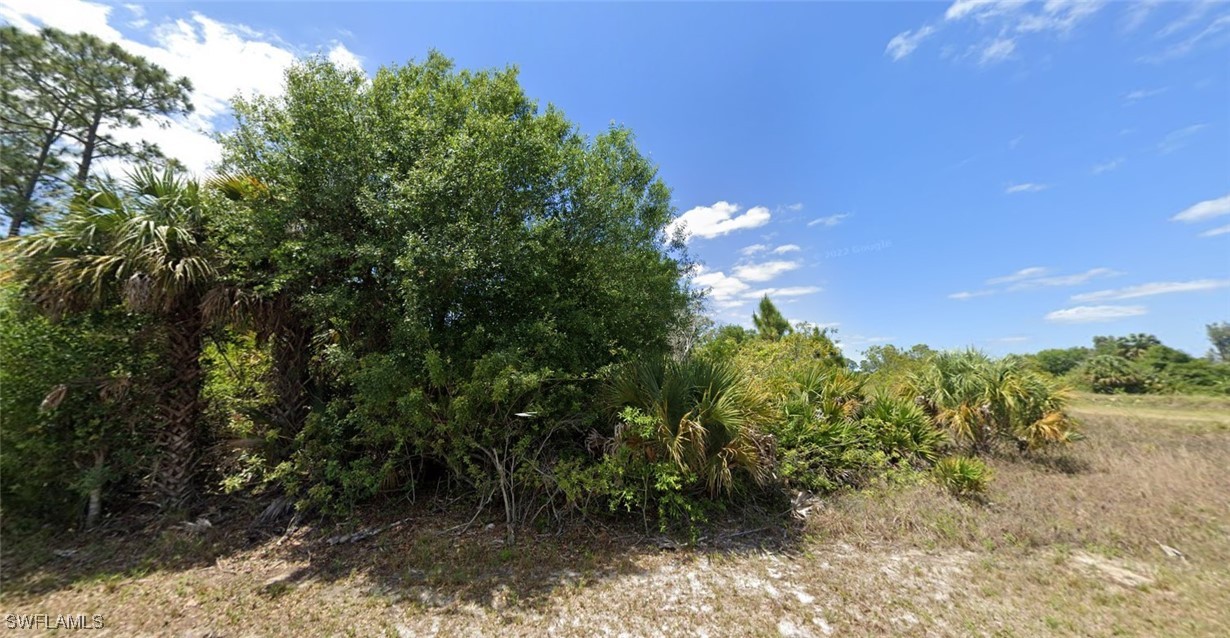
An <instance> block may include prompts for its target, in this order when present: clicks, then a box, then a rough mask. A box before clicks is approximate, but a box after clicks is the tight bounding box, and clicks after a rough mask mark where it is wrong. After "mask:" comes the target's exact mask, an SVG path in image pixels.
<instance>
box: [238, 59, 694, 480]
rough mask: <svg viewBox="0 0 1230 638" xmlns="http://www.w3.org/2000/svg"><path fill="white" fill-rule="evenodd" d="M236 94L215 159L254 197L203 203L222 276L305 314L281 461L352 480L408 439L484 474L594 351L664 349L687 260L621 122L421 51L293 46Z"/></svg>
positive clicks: (409, 456)
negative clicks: (400, 54)
mask: <svg viewBox="0 0 1230 638" xmlns="http://www.w3.org/2000/svg"><path fill="white" fill-rule="evenodd" d="M236 115H237V122H238V126H237V128H236V129H235V131H234V132H233V133H232V134H230V135H229V136H227V138H226V139H225V140H224V147H225V149H226V153H225V160H224V168H225V169H226V170H228V171H231V172H233V173H241V174H244V175H248V176H250V177H251V178H252V179H254V180H256V182H258V183H260V184H261V185H262V187H263V188H267V189H268V193H269V196H268V197H264V198H257V199H253V200H251V202H250V205H247V206H243V207H240V208H238V209H236V211H235V213H234V214H233V215H232V216H231V217H230V218H229V219H227V220H225V221H224V224H223V225H224V226H225V227H227V228H229V229H230V230H229V231H228V232H227V234H226V237H225V238H224V239H223V242H224V243H225V244H226V245H227V246H228V248H227V253H228V255H230V257H228V259H229V262H230V263H229V266H228V270H229V272H230V275H229V277H230V278H232V279H233V280H234V281H235V283H236V286H237V287H239V288H248V289H251V290H253V291H254V293H258V294H259V295H260V296H261V297H262V298H264V299H283V300H284V304H285V305H284V306H283V307H284V308H286V310H287V312H288V313H290V315H291V316H294V317H295V319H296V323H297V325H299V326H300V327H302V328H304V329H306V330H307V331H308V332H310V333H311V334H312V335H314V338H313V339H312V340H311V343H312V344H313V352H312V353H311V356H310V357H304V358H301V359H300V361H307V360H310V361H311V362H313V364H314V365H313V367H312V369H311V372H312V375H313V383H314V385H315V387H316V390H315V392H316V397H315V398H317V399H319V401H318V402H317V406H318V408H319V409H318V410H315V411H313V414H312V417H311V418H309V419H307V421H306V423H305V425H304V428H305V429H304V430H303V431H302V432H301V433H298V434H296V435H295V436H297V437H298V441H299V447H300V448H301V449H300V450H299V451H298V452H297V458H298V460H299V461H300V462H301V463H303V464H304V465H303V466H302V469H303V470H304V471H303V472H300V473H298V474H297V475H296V476H298V477H300V478H299V479H296V480H300V479H301V478H302V477H305V476H306V477H307V480H309V481H313V482H316V484H317V485H319V484H320V482H326V483H329V484H333V485H337V486H339V488H340V490H341V491H343V492H345V495H348V496H362V495H364V494H370V493H371V492H372V491H374V490H375V489H377V488H378V487H379V486H381V485H385V486H387V485H390V484H396V483H397V482H398V480H399V478H400V477H401V476H403V475H404V473H405V472H406V467H407V466H408V465H409V464H410V463H412V462H413V461H414V459H416V458H422V457H424V456H425V457H428V458H433V459H436V460H437V461H440V462H443V463H444V464H446V465H447V466H448V467H449V468H451V469H453V470H454V471H455V472H456V473H457V475H458V476H459V477H461V478H463V479H465V480H470V481H472V482H473V483H475V485H476V486H479V489H480V490H485V489H487V488H486V487H483V486H485V485H487V483H485V481H487V479H489V478H492V477H500V481H501V482H503V481H504V477H506V476H509V475H511V474H513V473H515V472H514V470H515V467H514V466H515V465H516V461H515V458H516V456H517V454H520V453H522V452H524V451H525V450H527V449H529V446H530V444H529V443H528V441H529V440H530V439H533V440H534V441H535V443H534V444H533V445H534V449H541V439H542V438H543V437H546V436H548V433H549V432H550V431H553V428H555V427H557V426H558V425H559V424H560V423H566V422H567V423H571V422H574V421H575V416H574V415H575V413H576V411H577V410H578V408H579V407H580V406H581V404H582V403H583V402H584V400H585V396H586V394H585V392H583V391H582V390H581V388H582V387H583V386H584V385H585V384H586V383H589V381H587V379H591V378H592V377H593V376H594V375H595V374H596V373H597V371H598V370H600V369H601V368H602V367H603V366H606V365H608V364H610V363H613V362H615V361H618V360H620V359H621V358H626V357H629V356H633V355H638V354H648V355H661V354H664V353H665V352H666V351H667V350H669V348H670V345H671V343H670V337H671V327H672V326H677V325H678V323H679V319H680V317H681V316H682V315H683V314H684V313H685V309H686V306H687V302H688V294H687V291H686V289H685V287H684V286H683V285H682V283H681V276H682V275H683V273H684V272H686V269H687V264H686V261H685V259H684V255H683V253H682V246H679V245H676V244H672V243H671V242H670V241H669V239H668V238H667V236H666V232H665V228H666V225H667V223H668V222H669V221H670V219H671V214H672V210H671V206H670V203H669V200H670V194H669V191H668V189H667V188H666V186H665V185H664V184H663V183H662V182H661V181H660V180H659V179H658V178H657V176H656V171H655V168H654V167H653V166H652V165H651V164H650V163H649V162H648V161H647V160H646V159H645V158H644V157H643V156H642V155H640V154H639V152H638V151H637V150H636V147H635V145H634V143H633V138H632V135H631V133H630V132H629V131H627V130H625V129H621V128H612V129H610V130H608V131H606V132H604V133H603V134H601V135H598V136H597V137H595V138H586V137H585V136H583V135H581V134H579V133H578V132H577V131H576V130H575V127H574V126H573V125H572V124H571V123H570V122H569V121H568V120H567V119H566V118H565V117H564V116H563V114H562V113H560V112H559V111H558V110H556V109H554V108H551V107H547V108H545V109H539V107H538V106H537V105H536V104H535V103H534V102H533V101H531V100H530V99H529V98H528V97H527V96H526V95H525V94H524V92H523V91H522V89H521V87H520V86H519V84H518V82H517V73H516V71H515V70H514V69H508V70H503V71H490V72H468V71H457V70H455V69H454V68H453V66H452V63H451V62H450V61H449V60H447V59H445V58H444V57H442V56H440V55H437V54H432V55H431V56H429V57H428V58H427V59H426V60H425V61H423V62H422V63H419V64H408V65H406V66H399V67H390V68H385V69H382V70H381V71H380V72H379V73H377V74H376V76H375V77H374V78H372V79H370V81H369V80H368V79H367V78H365V77H364V76H362V75H361V74H358V73H353V72H348V71H345V70H341V69H338V68H336V67H334V66H333V65H330V64H328V63H326V62H323V61H319V60H312V61H307V62H305V63H303V64H300V65H298V66H296V67H295V68H293V69H292V70H291V71H290V72H289V73H288V76H287V86H286V92H285V94H284V96H283V97H280V98H277V99H256V100H251V101H239V102H238V103H237V104H236ZM245 282H249V283H254V284H257V285H255V286H247V285H246V283H245ZM516 414H528V415H537V416H539V417H541V418H533V417H517V416H515V415H516ZM526 437H529V438H526ZM534 437H538V438H534ZM313 459H315V461H313ZM501 489H503V488H501ZM316 493H317V494H327V493H328V492H327V491H326V490H316ZM505 498H506V499H510V498H511V496H510V495H508V494H507V492H505Z"/></svg>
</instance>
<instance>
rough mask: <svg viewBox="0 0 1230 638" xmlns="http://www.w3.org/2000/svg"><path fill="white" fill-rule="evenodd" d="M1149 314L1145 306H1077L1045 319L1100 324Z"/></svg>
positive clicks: (1053, 313) (1058, 321) (1059, 311)
mask: <svg viewBox="0 0 1230 638" xmlns="http://www.w3.org/2000/svg"><path fill="white" fill-rule="evenodd" d="M1148 312H1149V311H1148V309H1146V308H1145V307H1144V306H1076V307H1075V308H1065V309H1063V310H1056V311H1054V312H1050V313H1047V315H1046V317H1045V319H1046V320H1047V321H1050V322H1053V323H1099V322H1105V321H1114V320H1116V319H1124V318H1127V317H1138V316H1140V315H1143V314H1147V313H1148Z"/></svg>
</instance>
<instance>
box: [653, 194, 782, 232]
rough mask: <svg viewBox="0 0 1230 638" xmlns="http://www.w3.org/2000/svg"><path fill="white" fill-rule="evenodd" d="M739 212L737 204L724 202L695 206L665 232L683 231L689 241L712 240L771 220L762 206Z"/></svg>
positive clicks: (768, 213)
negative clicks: (692, 239) (694, 239)
mask: <svg viewBox="0 0 1230 638" xmlns="http://www.w3.org/2000/svg"><path fill="white" fill-rule="evenodd" d="M741 210H742V208H741V207H740V206H739V205H738V204H731V203H730V202H724V201H722V202H717V203H715V204H713V205H712V206H697V207H695V208H692V209H690V210H688V211H687V212H685V213H684V214H682V215H680V216H678V217H676V218H675V219H674V220H673V221H671V223H670V225H669V226H667V229H666V230H667V232H668V233H669V234H672V235H673V234H674V233H675V232H676V230H678V229H683V231H684V232H685V233H687V235H688V238H689V239H690V238H692V237H703V238H705V239H712V238H713V237H720V236H722V235H728V234H730V233H733V232H735V231H737V230H746V229H749V228H758V227H760V226H764V225H765V224H767V223H769V220H770V219H771V218H772V214H771V213H770V212H769V209H767V208H765V207H764V206H755V207H753V208H751V209H749V210H748V211H747V212H745V213H742V214H738V213H739V211H741Z"/></svg>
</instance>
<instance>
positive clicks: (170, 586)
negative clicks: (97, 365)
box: [0, 398, 1230, 637]
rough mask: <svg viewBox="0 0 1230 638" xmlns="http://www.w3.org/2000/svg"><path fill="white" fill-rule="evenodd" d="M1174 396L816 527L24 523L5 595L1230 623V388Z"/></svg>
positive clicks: (976, 620) (186, 623) (1045, 627)
mask: <svg viewBox="0 0 1230 638" xmlns="http://www.w3.org/2000/svg"><path fill="white" fill-rule="evenodd" d="M1165 401H1169V403H1163V402H1162V400H1156V399H1154V400H1151V402H1137V403H1129V402H1126V401H1119V402H1112V401H1108V400H1105V399H1103V398H1083V399H1082V403H1081V404H1080V405H1079V406H1078V408H1077V414H1078V415H1079V416H1081V417H1082V418H1083V419H1084V420H1085V422H1086V431H1087V433H1088V435H1089V439H1088V440H1087V441H1084V442H1082V443H1080V444H1077V445H1076V446H1073V447H1072V448H1070V449H1069V450H1067V451H1066V452H1064V453H1062V454H1058V455H1054V456H1051V457H1044V458H1041V459H1028V458H1021V457H1008V458H996V459H993V460H992V465H993V467H994V470H995V473H996V480H995V482H994V483H993V484H992V486H991V489H990V492H989V494H988V496H987V498H986V499H985V501H984V502H972V501H960V500H955V499H953V498H951V497H949V496H947V495H946V494H944V493H942V492H941V491H939V490H937V489H936V488H934V487H933V486H931V485H930V484H928V483H926V482H915V483H913V484H901V483H898V484H893V485H884V486H881V487H879V488H875V489H870V490H866V491H863V492H860V493H856V494H849V495H846V496H842V497H836V498H830V499H827V500H825V501H824V502H823V504H822V506H820V507H818V508H816V509H815V510H813V512H812V514H811V516H810V518H809V520H808V521H807V523H806V524H805V525H804V527H803V530H802V532H796V533H794V534H788V535H786V536H785V537H783V536H782V533H781V532H780V531H776V532H774V531H770V532H765V533H761V534H749V535H746V536H740V537H737V538H735V537H730V536H728V537H727V538H731V539H732V540H730V541H729V542H727V543H725V544H724V545H725V546H724V547H722V548H715V547H707V546H702V547H698V548H695V549H683V550H677V551H664V550H661V549H659V548H658V547H657V546H656V545H655V544H654V543H652V542H645V541H646V539H643V538H639V537H638V536H637V535H635V534H634V533H633V530H625V529H618V528H601V527H596V526H584V525H578V526H576V527H574V528H571V529H569V530H567V531H565V532H564V533H563V534H562V535H559V536H556V535H554V534H542V535H539V536H537V537H530V536H524V537H523V538H522V542H521V543H520V544H519V545H518V546H517V547H515V548H508V547H505V546H504V545H503V543H502V540H501V539H502V536H503V535H502V533H501V531H500V530H499V529H498V528H492V529H488V528H485V527H483V526H478V527H476V528H474V529H471V530H470V531H469V532H467V533H465V534H463V535H461V536H456V535H455V534H452V533H443V532H444V530H446V529H447V528H448V527H450V526H452V525H455V524H456V523H457V522H460V521H462V520H464V519H465V518H466V516H465V515H464V514H462V513H460V512H458V513H447V514H445V515H442V514H439V513H433V512H430V511H429V510H427V509H426V508H425V507H424V508H421V511H420V512H418V513H417V514H416V516H415V518H414V521H416V522H414V523H412V524H410V525H407V526H405V527H402V528H399V529H396V530H392V531H389V532H386V533H384V534H381V535H379V536H376V537H374V538H372V539H369V540H367V541H362V542H360V543H356V544H353V545H344V546H338V547H330V546H328V545H326V544H324V543H322V542H321V540H320V539H321V538H322V537H323V536H325V535H326V532H325V530H317V531H311V532H305V533H304V534H302V535H296V536H294V537H291V538H289V539H287V540H286V541H285V542H284V543H282V544H281V545H278V544H277V539H276V538H274V539H270V540H265V541H260V542H255V543H251V544H245V543H244V542H242V540H236V538H235V537H237V536H239V537H240V538H241V529H242V528H239V529H236V530H227V529H226V528H225V526H220V527H219V528H217V529H214V530H212V531H210V532H209V533H206V534H205V535H202V536H190V535H186V534H184V533H182V532H173V531H167V532H163V533H161V534H158V535H153V536H150V537H145V538H142V539H113V540H109V541H102V542H94V543H92V544H85V543H84V541H83V540H81V539H74V538H60V539H57V540H56V544H55V545H54V548H55V549H64V548H67V547H70V546H71V547H77V548H78V549H79V551H78V553H77V554H75V555H74V556H72V557H70V558H60V557H57V556H55V555H53V554H51V549H52V547H48V546H46V545H35V544H31V542H30V541H24V542H23V541H20V540H18V541H13V542H6V543H5V547H4V556H3V559H4V571H3V574H4V587H3V593H2V594H0V611H3V613H5V614H7V613H49V614H57V613H60V614H69V613H72V614H78V613H84V614H93V613H101V614H103V615H104V616H105V618H106V624H107V627H106V628H105V629H104V630H101V631H94V632H91V633H92V634H93V635H113V636H143V635H149V636H163V635H176V636H178V635H185V634H186V633H187V635H210V633H209V632H213V633H212V635H215V636H236V635H243V636H249V635H257V636H259V635H293V634H299V635H303V636H309V635H312V636H314V635H355V636H371V635H389V636H399V635H400V636H430V635H439V636H455V635H462V636H466V635H486V636H506V635H525V636H542V635H549V636H591V635H612V636H614V635H634V636H635V635H667V636H674V635H694V636H706V635H707V636H715V637H716V636H728V635H747V636H777V635H788V636H789V635H793V636H808V635H810V636H824V635H830V634H831V635H841V636H849V635H855V636H861V635H885V634H891V635H897V634H901V635H919V636H923V635H956V636H965V635H989V636H1037V635H1081V636H1112V635H1116V636H1118V635H1138V636H1160V635H1166V636H1221V635H1230V430H1228V429H1227V427H1226V425H1225V424H1224V417H1225V415H1226V414H1230V404H1224V403H1218V402H1217V401H1216V400H1205V399H1199V400H1192V401H1187V402H1184V401H1183V400H1179V399H1173V398H1170V399H1166V400H1165ZM1158 411H1162V412H1163V413H1164V414H1165V415H1166V416H1164V417H1157V416H1156V415H1155V413H1156V412H1158ZM406 514H407V513H406V512H396V513H392V514H390V515H389V517H390V518H398V517H401V516H405V515H406ZM378 518H379V517H378V516H377V517H375V519H378ZM375 519H373V520H371V521H369V523H371V524H376V523H378V522H379V521H378V520H375ZM5 540H6V541H9V539H5ZM1162 545H1166V546H1169V547H1173V548H1177V549H1178V550H1180V551H1181V552H1183V554H1184V555H1185V558H1175V557H1171V556H1169V555H1167V554H1166V552H1165V551H1164V550H1163V549H1162ZM192 632H195V633H192ZM27 633H29V632H27Z"/></svg>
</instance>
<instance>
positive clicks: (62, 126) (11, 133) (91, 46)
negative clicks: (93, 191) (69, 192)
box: [0, 26, 192, 237]
mask: <svg viewBox="0 0 1230 638" xmlns="http://www.w3.org/2000/svg"><path fill="white" fill-rule="evenodd" d="M0 59H2V60H3V61H4V73H3V74H2V75H3V78H4V79H3V80H2V83H3V84H2V87H3V89H4V91H3V98H0V127H2V128H0V130H2V131H3V136H4V143H3V146H4V151H5V158H6V159H5V164H6V166H5V172H6V173H9V172H10V171H11V172H12V175H11V176H10V177H7V178H6V179H5V180H4V181H3V186H4V189H5V192H4V193H3V196H2V197H0V203H3V205H4V207H5V214H7V215H8V216H9V220H10V221H9V231H8V235H9V236H10V237H13V236H16V235H17V234H19V233H20V232H21V227H22V225H23V224H25V223H26V222H27V221H31V220H32V219H33V218H32V217H31V214H32V213H37V212H38V211H37V207H36V202H38V201H39V195H40V193H43V192H44V191H46V190H47V189H50V188H53V187H54V186H55V185H56V184H63V183H65V182H70V181H71V183H73V184H75V185H76V186H77V187H83V186H84V185H85V183H86V181H87V180H88V179H89V177H90V171H91V168H92V167H93V166H94V163H95V162H96V161H97V160H100V159H103V158H108V157H125V158H132V159H137V160H149V159H153V158H158V157H161V152H160V151H159V150H158V148H157V147H156V146H154V145H152V144H149V143H146V142H142V143H140V144H135V145H134V144H130V143H127V142H120V141H119V140H117V139H116V137H115V133H116V132H117V131H118V130H120V129H124V128H132V127H135V126H138V125H140V124H141V123H143V122H145V121H147V120H149V119H150V118H156V117H160V116H168V115H174V114H179V113H187V112H189V111H191V110H192V104H191V102H190V101H189V97H188V96H189V93H190V92H191V91H192V85H191V84H190V83H189V82H188V80H187V79H185V78H174V77H172V76H171V74H170V73H168V72H167V71H166V70H165V69H163V68H162V67H159V66H157V65H155V64H152V63H150V62H149V61H147V60H145V59H144V58H142V57H140V56H138V55H134V54H132V53H129V52H128V51H125V50H124V49H123V48H122V47H120V46H119V45H117V44H110V43H107V42H104V41H103V40H101V39H99V38H97V37H94V36H92V35H89V34H86V33H80V34H70V33H65V32H63V31H60V30H58V29H51V28H46V29H43V30H42V31H41V32H40V33H39V34H38V35H33V34H27V33H23V32H21V31H20V30H18V29H17V28H16V27H12V26H6V27H2V28H0ZM71 164H75V166H76V168H75V171H74V175H73V176H72V177H71V178H67V177H66V175H64V173H65V172H66V171H67V169H68V167H69V165H71Z"/></svg>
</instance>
